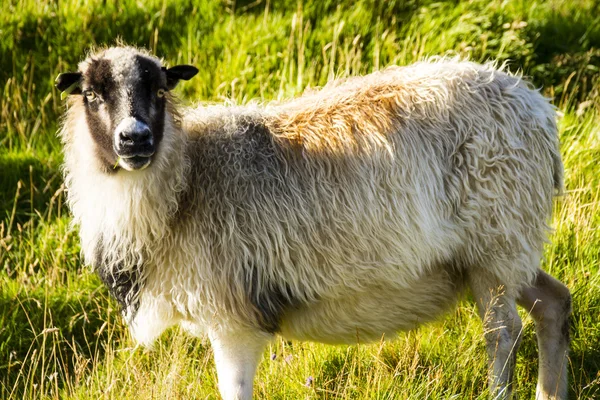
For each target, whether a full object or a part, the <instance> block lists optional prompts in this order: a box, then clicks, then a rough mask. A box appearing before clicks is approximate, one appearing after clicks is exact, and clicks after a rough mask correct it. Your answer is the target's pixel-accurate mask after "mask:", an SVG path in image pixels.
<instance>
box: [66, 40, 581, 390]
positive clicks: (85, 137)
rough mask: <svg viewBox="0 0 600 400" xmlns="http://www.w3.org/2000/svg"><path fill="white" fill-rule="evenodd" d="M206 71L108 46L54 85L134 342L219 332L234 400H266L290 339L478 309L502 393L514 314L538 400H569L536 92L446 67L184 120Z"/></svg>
mask: <svg viewBox="0 0 600 400" xmlns="http://www.w3.org/2000/svg"><path fill="white" fill-rule="evenodd" d="M197 72H198V70H197V69H196V68H195V67H192V66H188V65H179V66H175V67H172V68H166V67H164V66H163V63H162V62H161V61H160V60H159V59H157V58H156V57H154V56H152V55H151V54H150V53H148V52H147V51H145V50H141V49H136V48H133V47H112V48H103V49H100V50H98V51H97V52H96V53H95V54H92V55H90V56H89V57H88V58H87V59H85V61H83V62H81V63H80V64H79V68H78V71H77V72H72V73H65V74H61V75H59V77H58V78H57V84H56V86H57V88H58V89H59V90H61V91H64V92H65V93H67V94H70V96H68V107H67V111H66V115H65V118H64V120H63V123H62V127H61V129H60V132H59V135H60V137H61V139H62V142H63V144H64V155H65V161H64V171H65V182H66V186H67V188H68V204H69V207H70V209H71V211H72V214H73V221H74V223H75V224H77V225H79V235H80V241H81V247H82V254H83V257H84V261H85V263H86V264H89V265H91V266H92V267H93V268H94V269H95V270H96V271H97V272H98V274H99V276H100V277H101V278H102V280H103V281H104V283H105V284H106V285H107V286H108V288H109V289H110V291H111V293H112V295H113V296H114V297H116V299H117V300H118V301H119V303H120V304H121V306H122V309H123V317H124V319H125V321H126V322H127V324H128V326H129V328H130V331H131V334H132V336H133V338H134V339H135V340H136V341H137V342H139V343H141V344H145V345H150V344H151V343H152V342H153V340H154V339H156V338H157V337H158V336H159V335H160V334H161V333H162V332H163V331H164V330H165V329H167V328H168V327H170V326H173V325H177V324H178V325H180V326H181V327H183V328H184V329H185V330H187V331H188V332H190V333H191V334H193V335H206V334H207V335H208V337H209V339H210V341H211V344H212V346H213V350H214V357H215V361H216V368H217V376H218V383H219V390H220V393H221V396H222V397H223V398H224V399H226V400H230V399H250V398H251V397H252V386H253V380H254V375H255V371H256V368H257V365H258V362H259V359H260V357H261V354H262V353H263V351H264V349H265V347H266V346H267V344H268V343H269V342H270V341H271V340H272V339H273V338H274V336H275V335H281V336H282V337H284V338H287V339H294V340H308V341H318V342H324V343H350V344H352V343H356V342H357V340H359V341H361V342H365V341H372V340H379V339H381V337H386V338H387V337H390V336H393V335H395V334H396V333H397V332H399V331H406V330H410V329H413V328H415V327H417V326H419V325H421V324H423V323H427V322H428V321H432V320H434V319H436V318H438V317H439V316H440V315H442V314H444V313H445V312H447V311H448V310H451V309H452V307H453V306H454V304H455V303H456V301H457V299H458V298H460V297H461V294H462V293H464V292H465V290H470V291H471V293H472V294H473V297H474V299H475V301H476V303H477V307H478V310H479V314H480V316H481V318H482V321H483V325H484V331H485V334H484V336H485V341H486V347H487V352H488V358H489V381H490V390H491V393H493V395H494V396H495V397H496V398H510V396H511V393H512V388H513V375H514V365H515V354H516V349H517V348H518V345H519V340H520V335H521V327H522V325H521V320H520V318H519V315H518V314H517V310H516V304H519V305H521V306H522V307H524V308H525V309H526V310H527V311H528V312H530V313H531V315H532V317H533V319H534V320H535V322H536V329H537V337H538V343H539V352H540V356H539V359H540V365H539V377H538V385H537V398H538V399H563V398H565V397H566V395H567V370H566V364H567V357H568V347H569V322H568V321H569V315H570V312H571V305H570V300H571V296H570V293H569V290H568V289H567V287H566V286H564V285H563V284H562V283H561V282H559V281H557V280H556V279H554V278H553V277H551V276H550V275H548V274H547V273H546V272H544V271H542V270H541V269H540V259H541V256H542V250H543V245H544V243H545V242H546V240H547V232H548V229H549V227H548V224H547V222H548V219H549V217H550V215H551V210H552V203H553V197H554V196H555V195H556V194H557V193H559V192H560V190H561V187H562V181H563V167H562V162H561V158H560V153H559V143H558V138H557V128H556V122H555V111H554V109H553V107H552V106H551V105H550V103H549V102H548V100H547V99H545V98H544V97H543V96H542V95H541V94H539V92H538V91H537V90H534V89H532V88H531V85H530V84H528V83H526V82H525V81H524V80H523V79H521V78H520V77H518V76H513V75H511V74H509V73H507V72H504V71H503V69H502V68H497V67H496V66H495V65H494V64H493V63H488V64H485V65H479V64H476V63H473V62H468V61H462V60H457V59H449V58H440V59H434V60H426V61H422V62H419V63H416V64H414V65H411V66H406V67H389V68H387V69H385V70H383V71H381V72H375V73H372V74H370V75H366V76H362V77H352V78H348V79H345V80H336V81H333V82H331V83H329V84H328V85H326V86H325V87H324V88H322V89H321V90H312V91H310V90H308V91H306V92H305V93H304V94H303V95H302V96H300V97H298V98H295V99H292V100H289V101H287V102H282V103H270V104H264V105H259V104H254V105H247V106H234V105H230V106H223V105H212V106H199V107H183V106H181V105H179V104H178V103H177V101H176V98H175V96H174V95H173V94H172V92H171V91H172V89H173V88H175V86H176V85H177V84H178V82H179V81H180V80H189V79H190V78H192V77H193V76H194V75H195V74H196V73H197Z"/></svg>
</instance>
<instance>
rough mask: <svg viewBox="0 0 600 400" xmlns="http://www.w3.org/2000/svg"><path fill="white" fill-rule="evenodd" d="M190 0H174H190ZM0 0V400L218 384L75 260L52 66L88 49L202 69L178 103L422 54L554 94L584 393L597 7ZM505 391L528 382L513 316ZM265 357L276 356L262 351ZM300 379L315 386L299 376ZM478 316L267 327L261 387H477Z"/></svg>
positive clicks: (269, 391)
mask: <svg viewBox="0 0 600 400" xmlns="http://www.w3.org/2000/svg"><path fill="white" fill-rule="evenodd" d="M190 3H191V4H190ZM337 3H338V2H335V1H331V0H325V1H316V0H315V1H308V0H306V1H304V2H302V1H300V2H297V1H295V0H287V1H266V0H265V1H262V2H261V1H257V2H253V1H249V0H247V1H238V2H237V3H236V2H230V1H228V2H218V1H209V0H196V1H193V2H188V1H184V0H175V1H168V2H167V1H159V0H152V1H147V2H145V3H143V2H140V1H134V0H121V1H119V2H112V1H102V0H87V1H83V0H66V1H58V0H55V1H41V2H40V1H35V0H22V1H16V0H5V1H4V2H3V3H2V12H0V91H1V92H0V398H2V399H39V398H48V399H54V398H61V399H62V398H65V399H97V398H108V399H113V398H114V399H142V398H143V399H145V398H157V399H158V398H159V399H163V398H164V399H179V398H181V399H187V398H207V399H215V398H218V396H217V394H216V376H215V369H214V364H213V361H212V353H211V349H210V346H209V345H208V343H207V342H204V341H201V340H198V339H192V338H189V337H187V336H186V335H184V334H183V333H180V332H179V330H178V329H172V330H170V331H169V332H167V333H166V334H165V335H164V336H163V337H162V338H161V339H160V340H159V341H158V342H157V343H156V346H155V348H154V350H152V351H147V350H144V349H141V348H134V347H133V343H132V341H131V339H130V338H129V336H128V333H127V330H126V327H125V326H124V325H123V322H122V321H121V319H120V317H119V315H118V310H117V305H116V303H115V302H114V301H112V300H111V299H110V298H109V296H108V294H107V292H106V290H105V289H104V288H103V287H102V286H101V284H100V282H99V280H98V279H97V278H96V277H95V275H94V274H93V273H92V272H91V271H90V270H89V269H88V268H86V267H85V266H83V265H82V264H81V260H80V258H79V246H78V243H77V234H76V229H75V228H73V227H71V226H70V225H69V222H70V217H69V213H68V210H67V208H66V206H65V204H64V192H63V186H62V177H61V172H60V164H61V160H62V155H61V150H60V143H59V141H58V139H57V137H56V134H55V132H56V128H57V126H58V121H59V119H60V115H61V114H62V112H63V104H62V102H61V101H60V97H59V96H58V92H57V91H56V89H54V88H53V81H54V78H55V77H56V75H57V74H58V73H59V72H65V71H68V70H74V69H75V68H76V64H77V62H78V61H80V60H81V59H82V58H83V57H84V55H85V51H86V50H87V49H89V48H90V46H93V45H102V44H114V43H115V42H116V39H117V38H121V39H122V40H124V41H125V42H126V43H129V44H135V45H139V46H144V47H148V48H150V49H152V50H153V51H154V52H155V53H156V54H157V55H159V56H161V57H164V58H165V60H166V61H167V62H168V63H170V64H171V65H174V64H177V63H191V64H194V65H196V66H197V67H199V69H200V73H199V75H198V76H197V77H196V78H194V79H193V80H191V81H190V82H189V83H186V84H185V85H181V88H180V89H178V90H179V93H180V95H181V96H182V97H184V98H187V99H190V100H192V99H193V100H203V101H222V100H224V99H233V100H234V101H235V102H237V103H246V102H248V101H250V100H253V99H259V100H271V99H285V98H289V97H291V96H294V95H297V94H299V93H301V92H302V91H303V90H304V88H306V87H307V86H313V87H314V86H320V85H323V84H325V83H326V82H327V81H328V80H330V79H332V78H334V77H340V76H348V75H355V74H364V73H368V72H371V71H374V70H377V69H380V68H382V67H384V66H386V65H390V64H400V65H403V64H408V63H411V62H413V61H415V60H417V59H421V58H423V57H426V56H429V55H440V54H441V55H448V54H449V55H460V56H463V57H470V58H471V59H473V60H475V61H485V60H488V59H498V60H500V61H509V62H510V66H511V69H513V70H517V69H520V70H522V71H523V73H524V74H525V75H527V76H529V77H530V79H531V80H532V81H533V82H534V84H535V85H536V86H538V87H542V88H543V89H542V90H543V92H544V93H546V94H547V95H549V96H552V97H553V99H554V100H553V101H554V103H555V105H556V106H557V107H558V108H559V110H560V113H561V114H562V118H561V120H560V135H561V141H562V154H563V158H564V161H565V166H566V192H565V195H564V196H563V198H562V199H560V200H559V201H558V202H557V207H556V211H555V216H554V227H555V232H554V234H553V236H552V238H551V239H552V241H551V243H550V244H548V246H547V248H546V258H545V261H544V268H545V269H546V270H548V271H549V272H550V273H552V274H553V275H554V276H556V277H557V278H559V279H561V280H562V281H563V282H565V283H566V284H567V285H568V286H569V288H570V289H571V290H572V293H573V300H574V303H573V308H574V314H573V319H572V324H571V327H572V332H573V333H572V337H573V343H572V350H571V356H570V365H569V371H570V374H571V375H570V390H571V396H572V397H573V398H582V399H587V398H594V397H598V396H600V374H599V372H598V371H599V370H600V318H599V317H598V316H599V315H600V261H599V260H600V229H599V227H600V173H599V172H600V169H599V167H598V161H599V160H600V128H599V127H600V115H599V114H598V111H599V106H600V93H599V92H598V89H599V82H600V81H599V77H600V73H599V69H598V65H600V6H599V5H598V4H596V2H594V1H592V0H589V1H588V0H578V1H572V2H564V1H558V0H556V1H541V0H534V1H525V0H520V1H500V0H473V1H469V2H458V1H438V2H433V1H427V0H421V1H417V0H407V1H386V2H384V1H375V0H363V1H358V2H354V1H353V2H345V3H343V4H341V5H337ZM523 317H524V331H523V337H524V340H523V344H522V346H521V350H520V352H519V356H518V368H517V381H518V386H517V393H518V394H519V397H520V398H532V397H533V394H534V392H535V381H536V374H537V365H536V361H537V349H536V344H535V337H534V328H533V323H532V321H531V319H530V318H529V317H527V316H526V315H525V314H524V313H523ZM272 355H274V356H275V358H274V359H272ZM309 377H312V383H311V384H307V379H308V378H309ZM486 394H487V393H486V360H485V350H484V341H483V337H482V328H481V324H480V322H479V320H478V318H477V315H476V312H475V309H474V306H473V305H472V304H471V303H470V302H468V301H465V302H463V303H461V304H460V307H459V308H458V309H457V310H456V311H454V312H453V313H452V314H450V315H449V316H448V317H447V318H445V319H443V320H442V321H440V322H438V323H436V324H433V325H430V326H425V327H423V328H421V329H419V330H418V331H415V332H411V333H406V334H402V335H400V336H399V338H397V339H395V340H390V341H385V342H382V343H375V344H370V345H365V344H359V345H357V346H337V347H331V346H325V345H320V344H310V343H297V342H291V343H288V342H285V341H282V340H277V341H276V342H275V343H274V344H273V345H272V346H271V347H270V348H269V350H268V351H267V352H266V353H265V357H264V359H263V362H262V363H261V366H260V368H259V371H258V375H257V379H256V384H255V395H256V397H257V398H264V399H298V398H303V399H338V398H343V399H423V398H433V399H436V398H457V399H465V398H477V399H479V398H481V399H483V398H486Z"/></svg>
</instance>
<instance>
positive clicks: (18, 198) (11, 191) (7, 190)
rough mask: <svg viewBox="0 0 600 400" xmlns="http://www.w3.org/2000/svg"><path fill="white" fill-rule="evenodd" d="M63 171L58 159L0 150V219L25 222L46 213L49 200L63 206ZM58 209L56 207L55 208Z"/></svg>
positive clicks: (56, 205)
mask: <svg viewBox="0 0 600 400" xmlns="http://www.w3.org/2000/svg"><path fill="white" fill-rule="evenodd" d="M61 186H62V174H61V173H60V169H59V165H58V162H56V163H53V162H46V163H44V162H42V161H41V160H40V159H38V158H36V157H34V156H32V155H27V154H23V153H0V210H2V211H1V212H2V215H0V221H1V220H6V221H7V222H8V221H10V219H11V217H13V216H14V217H13V223H20V224H23V223H25V222H26V221H27V220H29V219H30V218H31V217H32V216H34V215H35V211H36V210H37V211H39V212H40V213H42V214H44V213H46V212H47V211H48V208H49V206H50V203H51V202H53V203H54V204H53V205H54V207H63V209H61V212H66V208H64V205H63V204H62V200H63V199H64V195H63V196H61V193H59V190H60V188H61ZM54 211H56V208H55V209H54Z"/></svg>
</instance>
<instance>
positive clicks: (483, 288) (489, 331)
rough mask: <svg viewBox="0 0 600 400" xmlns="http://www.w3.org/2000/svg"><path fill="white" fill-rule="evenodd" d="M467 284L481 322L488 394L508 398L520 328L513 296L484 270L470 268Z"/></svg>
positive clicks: (511, 388)
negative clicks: (486, 366)
mask: <svg viewBox="0 0 600 400" xmlns="http://www.w3.org/2000/svg"><path fill="white" fill-rule="evenodd" d="M469 285H470V287H471V291H472V293H473V296H474V297H475V301H476V302H477V308H478V310H479V316H480V317H481V320H482V321H483V329H484V336H485V341H486V350H487V353H488V367H489V382H490V393H491V394H492V398H494V399H509V398H511V396H512V390H513V377H514V369H515V362H516V354H517V350H518V348H519V343H520V335H521V328H522V324H521V319H520V317H519V314H518V313H517V309H516V302H515V299H514V298H512V297H511V296H509V295H507V294H506V292H505V289H504V287H503V286H502V283H500V282H498V281H497V280H495V279H494V278H493V277H491V276H490V274H489V273H486V271H483V270H478V271H470V273H469Z"/></svg>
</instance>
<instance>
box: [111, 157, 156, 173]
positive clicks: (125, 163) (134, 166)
mask: <svg viewBox="0 0 600 400" xmlns="http://www.w3.org/2000/svg"><path fill="white" fill-rule="evenodd" d="M150 162H152V155H150V156H142V155H136V156H130V157H124V156H121V157H119V162H118V164H119V165H120V166H121V167H123V168H124V169H126V170H128V171H137V170H141V169H144V168H146V167H148V166H149V165H150Z"/></svg>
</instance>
